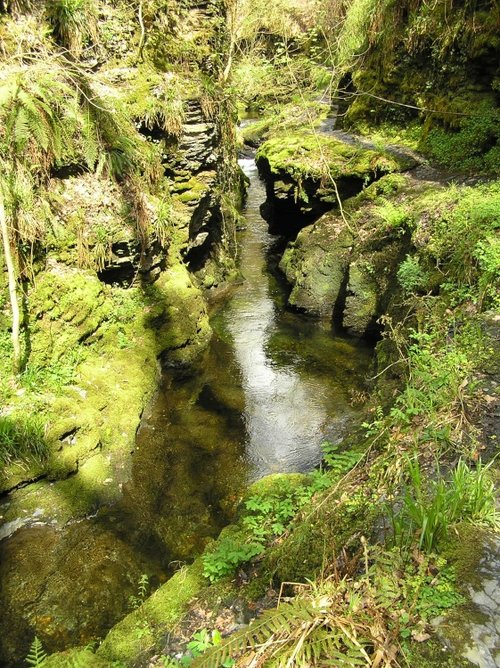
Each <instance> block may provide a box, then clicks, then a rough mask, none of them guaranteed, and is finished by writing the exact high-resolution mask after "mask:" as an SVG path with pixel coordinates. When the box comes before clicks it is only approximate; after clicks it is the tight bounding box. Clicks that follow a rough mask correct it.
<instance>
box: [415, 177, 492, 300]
mask: <svg viewBox="0 0 500 668" xmlns="http://www.w3.org/2000/svg"><path fill="white" fill-rule="evenodd" d="M419 205H420V206H421V207H422V209H423V210H427V211H430V214H428V224H427V230H426V236H427V237H428V239H427V243H426V245H425V250H424V251H423V252H424V253H425V255H427V256H428V257H429V259H430V260H431V261H433V262H434V263H436V264H438V265H439V266H440V268H441V271H442V272H443V273H444V275H445V278H446V280H445V281H444V285H443V287H444V288H445V290H446V291H447V292H448V294H450V296H452V297H454V298H455V299H458V300H460V294H464V290H465V294H467V293H468V294H469V296H470V297H472V298H473V299H474V300H475V301H476V302H477V303H478V304H479V305H480V306H481V307H483V308H484V307H488V306H489V305H490V304H492V303H493V304H495V300H496V292H497V290H496V288H497V286H498V279H499V276H498V266H499V265H498V261H499V256H498V253H497V250H498V248H497V246H498V244H496V243H495V242H493V243H492V242H491V240H492V239H494V238H495V236H496V234H497V231H498V229H499V227H500V185H499V184H498V182H493V183H490V184H481V185H478V186H475V187H462V188H458V187H454V186H452V187H450V188H447V189H446V190H444V191H443V192H442V193H440V194H434V195H432V196H429V197H424V198H423V200H421V202H419ZM417 241H418V236H417Z"/></svg>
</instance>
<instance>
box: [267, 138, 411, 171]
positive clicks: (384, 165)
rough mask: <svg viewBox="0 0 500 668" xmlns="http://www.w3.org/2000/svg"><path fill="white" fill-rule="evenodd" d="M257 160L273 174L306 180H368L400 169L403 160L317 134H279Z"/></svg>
mask: <svg viewBox="0 0 500 668" xmlns="http://www.w3.org/2000/svg"><path fill="white" fill-rule="evenodd" d="M256 159H257V161H262V160H264V159H265V160H266V161H267V163H268V165H269V169H270V170H271V172H272V173H273V174H280V173H281V172H285V173H287V174H289V175H291V176H293V177H294V178H296V179H300V178H304V177H313V178H321V177H328V176H329V177H331V178H334V179H336V178H339V177H356V178H361V179H365V178H369V177H370V176H371V175H373V174H378V175H379V176H380V175H381V174H384V173H387V172H394V171H398V170H400V169H401V168H402V167H403V166H404V165H403V164H402V161H401V160H399V159H398V158H396V157H395V156H393V155H390V154H384V153H381V152H378V151H375V150H366V149H364V148H361V147H357V146H353V145H351V144H347V143H345V142H343V141H341V140H339V139H336V138H334V137H328V136H325V135H319V134H316V133H314V132H307V131H303V132H300V133H294V134H287V135H279V136H277V137H273V138H272V139H269V140H268V141H266V142H265V143H264V144H263V145H262V146H261V147H260V148H259V150H258V151H257V155H256Z"/></svg>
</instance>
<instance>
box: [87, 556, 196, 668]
mask: <svg viewBox="0 0 500 668" xmlns="http://www.w3.org/2000/svg"><path fill="white" fill-rule="evenodd" d="M205 582H206V581H205V579H204V577H203V564H202V561H201V559H198V560H197V561H195V562H194V564H192V565H191V566H187V567H185V568H182V569H181V570H180V571H178V572H177V573H176V574H175V575H174V576H173V577H172V578H170V580H169V581H168V582H167V583H166V584H164V585H163V586H161V587H160V588H159V589H157V590H156V591H155V593H154V594H153V595H152V596H151V597H150V598H148V599H147V600H146V601H145V603H143V604H142V605H141V607H140V608H138V609H137V610H135V611H134V612H132V613H130V614H129V615H127V616H126V617H125V618H124V619H123V620H122V621H121V622H120V623H119V624H117V625H116V626H114V627H113V629H111V631H110V632H109V633H108V635H107V636H106V638H105V639H104V641H103V643H102V644H101V646H100V647H99V649H98V650H97V656H98V657H99V658H103V659H105V660H107V661H122V662H124V663H125V665H132V664H133V663H134V662H135V661H136V660H137V658H138V657H139V656H140V655H141V654H142V653H143V652H145V651H146V650H151V649H152V648H153V647H154V646H155V634H156V637H158V635H161V636H163V635H164V634H165V633H167V632H168V630H172V629H173V628H174V626H175V625H176V624H177V623H178V622H179V620H180V619H181V617H182V615H183V614H184V613H185V612H186V610H187V608H188V605H189V603H190V602H191V600H192V599H193V598H194V597H195V596H197V595H198V593H199V592H200V591H201V589H202V588H203V587H204V585H205Z"/></svg>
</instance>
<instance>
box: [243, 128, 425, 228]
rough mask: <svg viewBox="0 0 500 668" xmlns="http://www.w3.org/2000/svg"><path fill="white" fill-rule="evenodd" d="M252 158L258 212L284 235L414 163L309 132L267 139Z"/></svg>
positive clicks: (341, 139) (339, 139)
mask: <svg viewBox="0 0 500 668" xmlns="http://www.w3.org/2000/svg"><path fill="white" fill-rule="evenodd" d="M256 160H257V165H258V167H259V170H260V172H261V174H262V175H263V177H264V179H265V180H266V190H267V201H266V205H265V207H264V209H263V213H264V215H265V217H266V219H267V220H268V222H269V223H270V226H271V229H272V230H273V231H275V232H276V233H279V234H284V235H285V236H288V237H293V236H294V234H296V232H297V230H298V229H300V228H302V227H304V225H307V224H308V223H310V222H311V221H312V220H314V219H315V218H318V216H320V215H321V214H322V213H324V212H325V211H327V210H329V209H332V208H333V207H334V206H335V205H337V204H338V199H339V198H340V199H341V201H343V200H345V199H347V198H349V197H353V196H354V195H357V194H358V193H359V192H361V191H362V190H363V188H364V187H365V186H366V185H367V184H369V183H371V182H372V181H376V180H378V179H379V178H381V177H382V176H383V175H384V174H388V173H391V172H396V171H401V170H405V169H408V168H409V167H411V166H414V165H415V164H416V163H415V161H414V160H412V159H410V158H409V157H408V156H403V155H397V154H395V153H391V152H384V151H380V150H376V149H375V147H369V148H367V147H365V146H362V145H358V144H356V142H355V141H354V140H352V138H349V137H347V136H342V135H339V136H332V135H328V134H319V133H316V132H313V131H302V132H295V133H292V134H282V133H280V134H278V135H277V136H275V137H272V138H271V139H268V140H267V141H266V142H265V143H264V144H262V145H261V146H260V147H259V149H258V151H257V155H256Z"/></svg>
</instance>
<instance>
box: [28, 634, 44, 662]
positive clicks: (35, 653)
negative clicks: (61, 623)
mask: <svg viewBox="0 0 500 668" xmlns="http://www.w3.org/2000/svg"><path fill="white" fill-rule="evenodd" d="M46 658H47V653H46V652H45V650H44V649H43V645H42V642H41V640H40V639H39V638H38V636H35V638H34V639H33V642H32V643H31V647H30V651H29V654H28V656H27V657H26V663H27V664H28V666H32V668H40V667H41V666H43V664H44V663H45V660H46Z"/></svg>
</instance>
